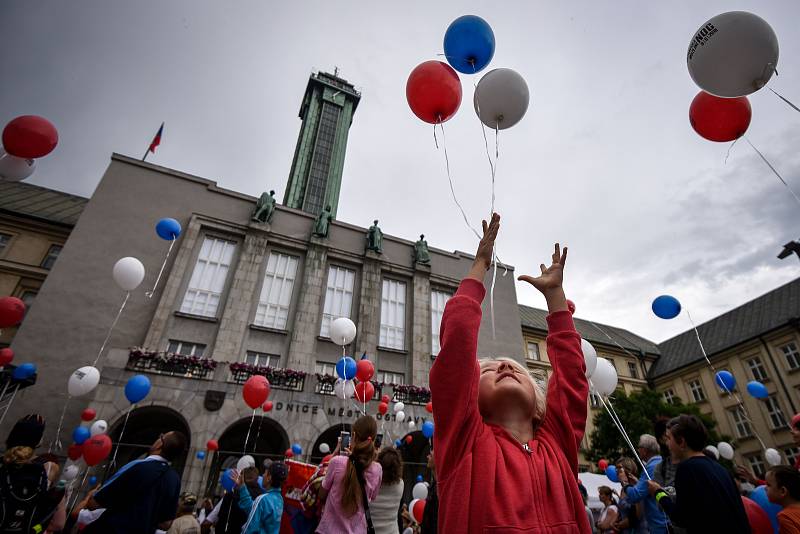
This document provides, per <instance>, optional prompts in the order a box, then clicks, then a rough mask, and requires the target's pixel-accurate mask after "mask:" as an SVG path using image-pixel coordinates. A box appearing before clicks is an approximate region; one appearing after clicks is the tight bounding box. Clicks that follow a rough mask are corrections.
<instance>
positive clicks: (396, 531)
mask: <svg viewBox="0 0 800 534" xmlns="http://www.w3.org/2000/svg"><path fill="white" fill-rule="evenodd" d="M499 227H500V217H499V216H498V215H497V214H494V215H493V216H492V219H491V221H490V222H489V223H487V222H486V221H484V223H483V230H484V236H483V238H482V239H481V242H480V244H479V246H478V250H477V252H476V257H475V261H474V264H473V267H472V269H471V271H470V273H469V274H468V276H467V277H466V278H465V279H464V280H463V281H462V283H461V285H460V287H459V289H458V291H457V292H456V294H455V295H454V296H453V297H452V298H451V299H450V300H449V302H448V303H447V305H446V308H445V311H444V314H443V317H442V323H441V349H440V352H439V354H438V356H437V358H436V360H435V362H434V365H433V367H432V369H431V373H430V387H431V393H432V400H433V403H434V405H446V406H452V407H457V408H453V409H449V410H442V411H435V412H434V419H435V425H436V434H435V447H433V449H432V450H433V452H432V453H431V454H430V455H429V457H428V464H427V467H428V471H429V473H431V476H430V480H429V481H428V488H427V497H426V499H425V506H424V514H423V516H422V517H421V518H420V517H416V518H413V519H412V517H411V516H412V515H413V514H414V511H413V510H409V509H408V507H407V505H408V503H404V502H403V500H404V495H406V494H407V493H408V491H407V488H406V486H405V484H404V478H406V477H404V465H403V459H402V456H401V454H400V452H399V451H398V450H397V449H396V448H394V447H391V446H390V447H384V448H382V449H381V448H380V447H379V446H378V445H377V443H378V441H379V440H378V439H377V438H378V434H377V431H378V429H377V423H376V421H375V419H374V418H373V417H371V416H369V415H364V416H362V417H360V418H359V419H358V420H357V421H356V422H355V423H354V424H353V425H352V427H351V429H350V433H349V437H350V440H349V442H345V443H343V442H342V440H341V439H340V441H339V444H338V445H337V447H336V449H335V450H334V451H333V452H332V453H331V454H330V455H328V456H327V457H325V458H324V459H323V461H322V463H321V464H320V465H319V466H318V467H317V470H316V472H315V473H314V474H313V475H312V476H311V478H310V479H309V480H308V482H307V483H306V484H305V487H303V488H302V489H299V488H297V490H298V492H299V497H298V496H297V495H295V497H297V498H298V499H299V501H300V502H301V503H302V506H301V509H302V518H301V519H302V521H301V522H297V523H296V522H294V521H289V522H288V523H287V513H286V510H285V494H284V491H285V490H286V487H285V486H286V481H287V477H288V475H289V469H290V466H289V465H287V463H285V462H283V461H267V462H265V463H264V465H263V466H261V468H258V467H256V466H255V465H249V466H246V467H243V468H242V469H241V471H237V470H231V471H230V473H232V474H226V475H223V476H229V477H231V480H230V485H228V487H230V488H232V489H230V490H229V491H226V492H225V493H224V495H223V496H222V498H221V499H219V500H217V501H216V502H214V501H212V500H211V499H209V498H205V499H203V500H202V502H200V501H199V499H198V497H197V496H196V495H194V494H191V493H187V492H183V493H181V489H182V488H181V485H182V484H181V480H180V477H179V475H178V473H177V472H176V471H175V470H174V469H173V468H172V465H171V464H172V462H174V461H175V460H176V459H178V458H180V457H182V456H183V455H184V454H185V453H186V448H187V438H186V436H184V435H183V434H182V433H180V432H168V433H166V434H162V435H161V436H159V438H158V439H157V440H156V441H155V442H154V443H153V444H152V446H151V447H150V451H149V454H148V455H147V456H146V457H144V458H141V459H139V460H135V461H133V462H130V463H128V464H126V465H124V466H122V467H121V468H120V469H119V470H117V471H116V472H115V473H113V475H112V476H110V478H108V479H107V480H105V481H103V482H102V483H100V484H98V485H97V486H96V487H94V488H92V489H91V490H90V491H89V492H88V494H87V495H85V496H84V498H83V499H81V500H79V501H78V500H77V497H76V498H75V499H74V500H71V499H70V492H68V491H66V489H67V488H65V484H64V480H62V479H61V477H60V467H59V460H60V459H59V458H58V457H56V456H54V455H49V454H44V455H37V454H36V452H35V451H36V449H37V447H38V446H39V445H40V444H41V440H42V436H43V433H44V426H45V425H44V419H43V418H42V417H41V416H38V415H30V416H26V417H24V418H22V419H21V420H19V421H18V422H17V423H16V424H15V425H14V427H13V429H12V430H11V432H10V434H9V436H8V439H7V441H6V451H5V453H4V455H3V458H2V464H1V465H0V500H1V501H2V502H1V503H0V504H2V506H1V507H0V510H1V511H2V515H1V516H0V532H19V533H37V534H39V533H43V532H66V533H74V532H83V533H86V534H96V533H146V534H151V533H155V532H164V533H166V534H199V533H211V532H213V533H214V534H231V533H236V534H239V533H241V534H256V533H264V534H277V533H279V532H284V533H286V532H289V531H291V532H294V533H296V534H305V533H309V534H312V533H319V534H372V533H376V534H400V533H401V532H402V534H430V533H436V532H443V533H448V534H449V533H462V532H463V533H483V532H497V533H501V532H520V533H522V532H549V533H552V534H567V533H582V534H589V533H593V534H647V533H650V534H667V533H678V534H680V533H687V534H700V533H703V534H705V533H711V532H725V533H734V534H738V533H741V534H745V533H750V532H751V518H750V517H749V516H748V512H747V511H746V506H745V505H746V501H743V497H742V496H743V494H746V493H747V492H748V491H750V490H752V488H753V487H754V486H755V485H763V486H764V487H765V488H766V489H765V490H762V491H765V492H766V495H767V497H768V499H769V501H771V502H772V503H775V504H777V505H780V506H781V507H782V510H781V511H780V513H779V514H778V515H777V524H778V525H779V526H778V531H779V533H780V534H800V471H798V466H797V465H795V466H791V467H790V466H775V467H772V468H770V469H769V471H768V472H767V473H766V476H765V479H764V480H759V479H757V478H756V477H755V476H754V475H753V474H752V473H750V472H749V470H747V469H745V468H744V467H741V466H740V467H738V469H737V470H736V471H733V472H732V471H730V470H729V469H726V467H724V466H723V465H722V464H721V463H720V462H719V461H718V460H717V458H716V457H715V456H714V455H713V454H710V453H709V452H708V450H707V449H706V445H707V442H708V433H707V429H706V428H705V427H704V425H703V423H702V421H701V420H700V419H699V418H698V417H696V416H694V415H680V416H678V417H674V418H671V419H666V418H664V419H660V420H659V421H656V422H655V427H654V434H652V435H651V434H644V435H642V436H640V438H639V441H638V448H637V450H636V455H635V456H636V459H635V460H634V458H631V457H627V456H623V457H621V458H619V459H618V460H617V461H616V462H615V467H616V471H617V476H618V477H619V482H620V484H621V489H620V490H618V491H616V490H614V489H612V488H611V487H609V486H601V487H599V488H598V494H599V498H600V501H601V503H602V505H603V506H602V509H601V510H599V511H593V510H591V509H590V508H589V507H588V492H587V491H586V488H585V487H584V486H583V485H582V484H581V482H580V479H579V478H578V450H579V446H580V443H581V440H582V439H583V434H584V431H585V425H586V417H587V406H586V404H587V397H588V394H589V387H588V383H587V379H586V377H585V370H586V369H585V363H584V358H583V354H582V351H581V340H580V336H579V335H578V333H577V332H576V330H575V326H574V323H573V321H572V316H571V313H570V312H569V310H568V305H567V301H566V297H565V293H564V290H563V287H562V281H563V273H564V265H565V263H566V259H567V249H566V248H564V249H563V252H562V250H561V248H560V247H559V245H558V244H556V245H555V247H554V252H553V255H552V263H551V265H550V266H549V267H547V266H545V265H544V264H542V265H541V267H540V269H541V274H540V275H538V276H536V277H532V276H521V277H520V280H522V281H525V282H528V283H530V284H531V285H533V286H534V287H535V288H536V289H538V290H539V291H541V293H542V294H543V296H544V298H545V300H546V301H547V306H548V310H549V315H548V317H547V323H548V329H549V333H548V337H547V352H548V356H549V359H550V362H551V365H552V368H553V372H552V375H551V377H550V378H549V380H548V383H547V387H546V391H545V390H544V389H543V388H542V387H541V386H540V384H539V383H538V382H537V381H535V380H534V379H533V377H532V376H531V375H530V374H529V373H528V371H527V369H526V368H525V367H524V366H522V365H521V364H519V363H518V362H517V361H515V360H513V359H509V358H494V359H478V357H477V345H478V334H479V328H480V324H481V315H482V314H481V305H482V301H483V297H484V295H485V287H484V276H485V274H486V271H487V270H488V269H489V267H490V265H491V263H492V254H493V250H494V241H495V238H496V236H497V233H498V231H499ZM792 434H793V436H794V439H795V441H796V443H797V444H798V445H800V415H798V416H795V418H794V419H792ZM639 467H642V468H643V470H641V471H640V469H639ZM226 473H227V472H226ZM223 486H225V484H223ZM287 524H289V525H291V526H287Z"/></svg>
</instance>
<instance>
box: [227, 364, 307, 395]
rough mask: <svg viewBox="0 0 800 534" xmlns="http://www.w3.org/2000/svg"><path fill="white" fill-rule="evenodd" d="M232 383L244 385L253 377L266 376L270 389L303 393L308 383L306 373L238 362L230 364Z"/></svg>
mask: <svg viewBox="0 0 800 534" xmlns="http://www.w3.org/2000/svg"><path fill="white" fill-rule="evenodd" d="M229 367H230V371H231V377H230V381H231V382H234V383H236V384H244V383H245V382H247V379H248V378H250V377H251V376H253V375H262V376H266V377H267V380H269V385H270V387H272V388H274V389H286V390H290V391H303V387H304V386H305V383H306V373H305V372H303V371H295V370H294V369H282V368H279V367H260V366H256V365H251V364H249V363H243V362H237V363H232V364H230V366H229Z"/></svg>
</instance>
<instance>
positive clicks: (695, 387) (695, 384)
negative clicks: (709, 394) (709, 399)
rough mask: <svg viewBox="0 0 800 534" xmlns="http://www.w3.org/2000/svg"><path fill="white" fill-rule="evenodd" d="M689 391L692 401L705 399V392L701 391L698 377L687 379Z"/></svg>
mask: <svg viewBox="0 0 800 534" xmlns="http://www.w3.org/2000/svg"><path fill="white" fill-rule="evenodd" d="M689 391H690V392H691V393H692V398H693V399H694V402H700V401H704V400H706V393H705V391H703V385H702V384H701V383H700V380H699V379H697V378H695V379H694V380H690V381H689Z"/></svg>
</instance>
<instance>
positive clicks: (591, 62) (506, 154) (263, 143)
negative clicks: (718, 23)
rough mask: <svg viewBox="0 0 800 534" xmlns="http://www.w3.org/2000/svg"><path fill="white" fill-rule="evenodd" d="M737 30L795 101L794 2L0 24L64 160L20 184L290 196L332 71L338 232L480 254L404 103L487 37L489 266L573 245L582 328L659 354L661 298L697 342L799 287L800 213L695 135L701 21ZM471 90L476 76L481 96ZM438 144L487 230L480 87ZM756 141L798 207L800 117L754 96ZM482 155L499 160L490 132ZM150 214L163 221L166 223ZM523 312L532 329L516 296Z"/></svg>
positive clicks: (773, 182) (24, 106)
mask: <svg viewBox="0 0 800 534" xmlns="http://www.w3.org/2000/svg"><path fill="white" fill-rule="evenodd" d="M736 9H742V10H748V11H752V12H754V13H756V14H758V15H760V16H761V17H763V18H764V19H766V20H767V21H768V22H769V23H770V24H771V25H772V27H773V28H774V29H775V31H776V33H777V35H778V38H779V41H780V50H781V55H780V61H779V64H778V71H779V73H780V76H779V77H777V78H773V80H772V81H771V82H770V87H772V88H774V89H775V90H777V91H778V92H781V93H782V94H784V95H785V96H787V97H788V98H790V99H793V100H794V101H795V102H798V101H800V32H798V31H797V23H798V20H800V3H798V2H796V1H791V0H786V1H780V2H779V1H763V0H761V1H750V0H747V1H738V2H725V1H711V0H704V1H703V2H697V1H696V0H687V1H684V2H642V1H640V0H628V1H611V0H606V1H597V0H592V1H580V2H578V1H571V2H557V1H555V0H553V1H549V2H546V1H504V2H488V1H486V2H445V1H440V2H424V1H418V2H416V1H406V2H392V3H389V2H316V1H305V0H304V1H302V2H283V3H278V2H267V1H265V0H264V1H251V2H245V1H240V2H235V3H233V2H211V1H207V0H183V1H168V2H164V1H139V2H129V1H122V0H91V1H90V0H85V1H75V2H56V1H51V2H42V1H33V0H5V1H3V2H2V3H0V71H1V72H2V83H1V84H0V124H5V123H6V122H7V121H9V120H10V119H12V118H14V117H15V116H17V115H22V114H38V115H42V116H45V117H47V118H48V119H50V120H51V121H52V122H53V123H54V124H55V125H56V127H57V128H58V130H59V134H60V143H59V146H58V148H57V149H56V150H55V152H54V153H53V154H51V155H50V156H48V157H47V158H45V159H43V160H41V161H39V166H38V169H37V171H36V174H35V175H34V176H33V177H31V178H30V179H29V182H30V183H34V184H39V185H43V186H46V187H52V188H54V189H60V190H64V191H68V192H71V193H76V194H80V195H85V196H90V195H91V194H92V191H93V190H94V188H95V186H96V185H97V183H98V181H99V180H100V178H101V176H102V174H103V171H104V170H105V168H106V166H107V165H108V163H109V157H110V155H111V153H112V152H119V153H122V154H126V155H130V156H133V157H141V156H142V154H143V153H144V151H145V150H146V148H147V146H148V144H149V142H150V139H151V138H152V136H153V135H154V134H155V131H156V130H157V129H158V126H159V125H160V124H161V122H162V121H165V122H166V126H165V130H164V137H163V140H162V144H161V146H160V147H159V148H158V150H157V152H156V154H155V155H154V156H152V155H151V156H150V157H149V158H148V161H151V162H153V163H156V164H159V165H164V166H166V167H171V168H174V169H178V170H181V171H184V172H188V173H192V174H196V175H199V176H202V177H205V178H209V179H212V180H215V181H217V182H218V183H219V184H220V185H221V186H223V187H226V188H230V189H234V190H237V191H242V192H245V193H248V194H252V195H258V194H260V193H261V192H262V191H263V190H265V189H270V188H274V189H276V190H277V192H278V194H277V196H278V198H280V199H282V198H283V190H284V188H285V186H286V180H287V176H288V172H289V167H290V166H291V161H292V155H293V151H294V147H295V143H296V140H297V134H298V132H299V128H300V120H299V118H298V116H297V113H298V110H299V106H300V101H301V98H302V95H303V91H304V90H305V86H306V83H307V79H308V76H309V74H310V73H311V72H312V71H315V70H318V69H322V70H333V68H334V66H338V67H339V69H340V75H341V76H342V77H344V78H346V79H347V80H349V81H350V82H352V83H353V84H355V85H356V87H358V88H359V89H360V90H361V91H362V93H363V96H362V100H361V104H360V105H359V107H358V110H357V112H356V114H355V117H354V121H353V126H352V128H351V131H350V139H349V144H348V150H347V157H346V162H345V168H344V183H343V187H342V196H341V201H340V207H339V214H338V216H339V218H340V219H341V220H344V221H347V222H350V223H353V224H358V225H363V226H368V225H369V224H370V223H371V221H372V220H373V219H374V218H379V219H380V225H381V228H382V229H383V230H384V232H386V233H389V234H392V235H397V236H401V237H404V238H407V239H415V238H416V236H418V235H419V234H420V233H422V232H424V233H425V234H426V237H427V239H428V242H429V243H430V245H431V246H435V247H437V248H442V249H447V250H455V249H459V250H464V251H469V252H472V251H474V248H475V245H476V239H475V238H474V236H473V235H472V234H471V232H470V231H469V230H467V228H466V226H465V225H464V223H463V221H462V219H461V216H460V214H459V213H458V211H457V209H456V207H455V205H454V204H453V202H452V200H451V197H450V192H449V187H448V183H447V175H446V173H445V161H444V154H443V153H442V151H441V150H437V149H436V147H435V145H434V140H433V135H432V131H431V127H430V126H429V125H427V124H425V123H422V122H421V121H419V120H418V119H417V118H416V117H415V116H414V115H413V114H412V113H411V111H410V110H409V108H408V105H407V103H406V99H405V83H406V78H407V76H408V74H409V72H410V71H411V70H412V69H413V68H414V67H415V66H416V65H417V64H418V63H420V62H422V61H425V60H429V59H437V54H440V53H441V52H442V38H443V36H444V32H445V30H446V28H447V26H448V24H449V23H450V22H451V21H452V20H453V19H455V18H456V17H458V16H460V15H463V14H477V15H480V16H482V17H484V18H485V19H486V20H487V21H488V22H489V24H491V26H492V28H493V29H494V33H495V37H496V41H497V48H496V52H495V56H494V59H493V61H492V63H491V64H490V68H496V67H509V68H512V69H515V70H517V71H518V72H519V73H520V74H522V76H523V77H524V78H525V79H526V81H527V83H528V86H529V88H530V91H531V106H530V108H529V110H528V113H527V115H526V116H525V118H524V119H523V120H522V122H520V123H519V124H518V125H516V126H514V127H513V128H511V129H509V130H505V131H503V132H501V135H500V140H499V145H500V160H499V167H498V173H497V202H496V206H497V210H498V211H499V212H500V213H501V215H502V216H503V227H502V229H501V233H500V237H499V241H498V250H499V253H500V256H501V258H502V259H503V260H504V261H506V262H508V263H510V264H512V265H515V266H516V269H517V272H518V273H524V272H529V271H533V272H535V271H537V270H538V265H539V263H540V262H542V261H546V260H547V259H548V258H549V254H550V252H551V250H552V243H553V242H554V241H556V240H560V241H561V242H562V243H566V244H567V245H569V247H570V257H569V263H568V266H567V273H566V280H565V287H566V289H567V293H568V296H569V297H571V298H572V299H573V300H574V301H575V302H576V304H577V308H578V312H577V315H578V316H580V317H583V318H588V319H590V320H594V321H598V322H602V323H608V324H612V325H615V326H621V327H624V328H628V329H630V330H632V331H633V332H635V333H637V334H639V335H642V336H645V337H647V338H650V339H652V340H654V341H662V340H664V339H666V338H668V337H671V336H672V335H674V334H677V333H679V332H681V331H683V330H685V329H687V328H688V321H687V319H686V316H685V314H683V315H681V316H680V317H679V318H678V319H675V320H673V321H662V320H660V319H657V318H656V317H655V316H654V315H653V314H652V313H651V312H650V303H651V301H652V299H653V298H654V297H655V296H657V295H659V294H662V293H668V294H672V295H675V296H676V297H677V298H678V299H679V300H680V301H681V302H682V303H683V305H684V307H685V308H687V309H689V310H690V312H691V314H692V316H693V318H694V320H695V321H696V322H698V323H699V322H702V321H705V320H708V319H711V318H713V317H715V316H717V315H719V314H720V313H723V312H724V311H726V310H729V309H731V308H733V307H735V306H738V305H740V304H742V303H744V302H746V301H747V300H749V299H752V298H754V297H757V296H759V295H761V294H763V293H765V292H766V291H768V290H771V289H774V288H776V287H778V286H780V285H782V284H784V283H786V282H789V281H791V280H793V279H794V278H796V277H797V275H798V267H800V265H798V261H797V259H796V258H790V259H786V260H778V259H777V258H776V255H777V253H778V252H779V251H780V250H781V247H782V245H783V244H784V243H786V242H787V241H789V240H791V239H795V238H797V237H798V236H799V235H800V231H798V222H799V221H800V210H798V206H797V205H796V204H795V203H794V201H793V200H792V199H791V197H790V196H789V195H788V193H787V192H786V190H785V189H784V188H783V186H782V185H781V184H780V182H778V180H777V178H776V177H775V176H774V175H772V174H771V173H770V171H769V169H768V168H767V167H766V166H765V165H764V164H763V163H762V162H761V161H760V159H758V156H757V155H756V154H755V153H754V152H753V151H752V150H751V149H750V147H749V146H748V145H747V144H746V143H738V144H737V145H736V146H735V147H734V148H733V150H732V152H731V156H730V158H729V160H728V162H727V164H726V163H724V160H725V154H726V152H727V150H728V148H729V146H728V144H717V143H711V142H708V141H705V140H703V139H701V138H700V137H698V136H697V135H696V134H695V133H694V131H693V130H692V129H691V127H690V126H689V123H688V118H687V117H688V106H689V103H690V102H691V100H692V98H693V97H694V96H695V94H696V93H697V91H698V88H697V87H696V86H695V85H694V83H693V82H692V80H691V79H690V77H689V75H688V72H687V69H686V62H685V54H686V49H687V46H688V43H689V40H690V38H691V36H692V34H693V32H694V30H696V29H697V28H699V27H700V25H701V24H702V23H704V22H705V21H706V20H707V19H708V18H710V17H712V16H714V15H716V14H718V13H721V12H725V11H731V10H736ZM481 75H482V73H480V74H479V75H478V78H479V77H480V76H481ZM461 80H462V84H463V87H464V101H463V103H462V106H461V109H460V110H459V112H458V114H457V115H456V116H455V117H454V118H453V119H452V120H450V121H449V122H447V123H446V124H445V126H444V127H445V132H446V135H447V150H448V155H449V159H450V164H451V169H452V176H453V179H454V181H455V186H456V189H457V193H458V195H459V199H460V200H461V202H462V204H463V205H464V207H465V209H466V211H467V213H468V215H469V216H470V218H471V219H474V220H475V221H476V225H478V224H479V220H480V218H481V217H485V216H486V215H487V214H488V212H489V206H490V172H489V166H488V163H487V161H486V154H485V152H484V145H483V137H482V135H481V129H480V126H479V122H478V120H477V118H476V116H475V113H474V111H473V109H472V106H471V100H472V93H473V82H477V78H476V77H471V76H463V75H462V77H461ZM751 104H752V106H753V121H752V124H751V126H750V129H749V131H748V137H749V138H750V139H751V141H752V142H753V143H754V144H755V145H756V146H757V147H759V148H760V149H761V151H762V152H763V153H764V154H765V155H766V156H767V157H768V158H769V159H770V160H771V161H772V163H773V164H774V165H775V166H776V167H777V168H778V169H779V171H780V172H781V173H782V174H783V176H784V177H785V178H786V179H787V181H788V182H789V183H790V184H791V185H793V186H794V187H795V189H797V190H800V151H798V150H797V146H798V143H800V113H797V112H795V111H793V110H792V109H791V108H789V107H787V106H786V104H784V103H783V102H781V101H780V100H778V99H777V97H775V96H774V95H773V94H771V93H769V92H767V91H766V90H765V91H761V92H759V93H756V94H755V95H752V97H751ZM491 135H492V138H491V139H490V141H491V142H493V134H491ZM164 216H169V214H168V213H165V214H164ZM517 292H518V295H517V296H518V300H519V302H520V303H523V304H529V305H532V306H538V307H543V306H544V299H543V298H542V297H541V296H540V295H538V293H537V292H536V291H535V290H533V289H532V288H529V287H526V286H525V285H523V284H520V283H518V284H517Z"/></svg>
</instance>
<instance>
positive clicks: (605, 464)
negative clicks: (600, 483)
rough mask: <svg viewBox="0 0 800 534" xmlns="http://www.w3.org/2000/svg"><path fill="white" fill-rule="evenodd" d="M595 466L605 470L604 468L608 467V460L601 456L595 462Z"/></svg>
mask: <svg viewBox="0 0 800 534" xmlns="http://www.w3.org/2000/svg"><path fill="white" fill-rule="evenodd" d="M597 467H599V468H600V470H601V471H605V470H606V468H607V467H608V460H606V459H605V458H603V459H602V460H600V461H599V462H597Z"/></svg>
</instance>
